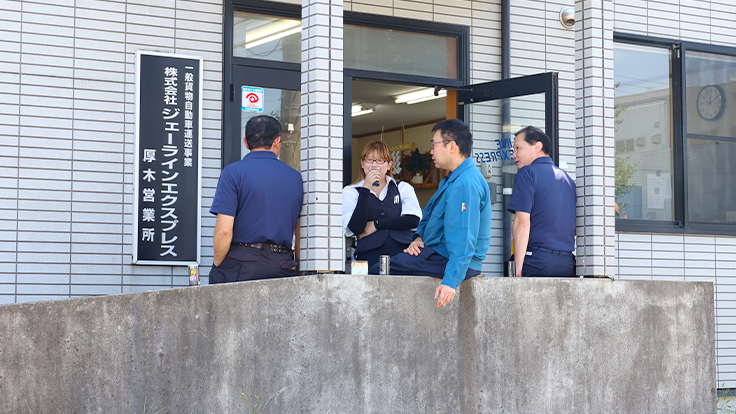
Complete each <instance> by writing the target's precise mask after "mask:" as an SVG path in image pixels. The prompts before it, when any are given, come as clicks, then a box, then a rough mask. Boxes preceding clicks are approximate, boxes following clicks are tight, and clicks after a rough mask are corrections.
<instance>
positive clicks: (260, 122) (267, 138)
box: [245, 115, 281, 150]
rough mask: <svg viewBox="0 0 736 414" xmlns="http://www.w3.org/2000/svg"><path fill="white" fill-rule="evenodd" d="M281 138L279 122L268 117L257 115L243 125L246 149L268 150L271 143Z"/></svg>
mask: <svg viewBox="0 0 736 414" xmlns="http://www.w3.org/2000/svg"><path fill="white" fill-rule="evenodd" d="M280 136H281V122H279V121H278V120H277V119H276V118H274V117H272V116H268V115H259V116H256V117H253V118H251V119H249V120H248V122H247V123H246V124H245V140H246V141H247V142H248V149H251V150H254V149H263V148H266V149H269V148H271V145H273V141H274V140H275V139H276V138H277V137H280Z"/></svg>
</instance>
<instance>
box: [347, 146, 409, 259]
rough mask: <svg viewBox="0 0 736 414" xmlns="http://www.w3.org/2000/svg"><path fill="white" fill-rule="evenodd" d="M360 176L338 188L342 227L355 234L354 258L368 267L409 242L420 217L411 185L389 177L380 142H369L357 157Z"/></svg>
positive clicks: (386, 150)
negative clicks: (355, 180)
mask: <svg viewBox="0 0 736 414" xmlns="http://www.w3.org/2000/svg"><path fill="white" fill-rule="evenodd" d="M360 167H361V168H360V178H359V179H358V181H357V182H355V183H353V184H351V185H348V186H346V187H345V188H343V190H342V228H343V232H344V233H345V235H346V236H347V237H350V236H353V235H355V236H357V238H358V245H357V248H356V249H355V258H356V259H359V260H367V261H368V267H369V268H370V266H372V265H373V264H374V263H377V262H378V259H379V256H381V255H384V254H387V255H389V256H393V255H395V254H399V253H401V252H403V251H404V249H405V248H406V247H407V246H408V245H409V243H411V239H412V231H411V229H413V228H416V226H417V225H418V224H419V220H420V219H421V218H422V209H421V208H420V207H419V200H417V196H416V193H415V192H414V187H412V186H411V185H410V184H407V183H405V182H396V180H394V179H393V177H391V174H390V171H391V167H393V161H392V158H391V151H390V150H389V148H388V145H386V144H385V143H383V142H381V141H371V142H369V143H368V144H367V145H366V146H365V148H364V149H363V152H362V153H361V156H360Z"/></svg>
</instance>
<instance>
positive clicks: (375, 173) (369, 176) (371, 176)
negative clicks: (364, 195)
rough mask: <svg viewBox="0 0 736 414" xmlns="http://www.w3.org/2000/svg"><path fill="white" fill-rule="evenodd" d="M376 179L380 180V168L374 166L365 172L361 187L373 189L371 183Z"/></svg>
mask: <svg viewBox="0 0 736 414" xmlns="http://www.w3.org/2000/svg"><path fill="white" fill-rule="evenodd" d="M376 181H381V170H380V169H378V168H375V167H374V169H372V170H369V171H368V172H366V174H365V182H363V187H364V188H367V189H369V190H371V189H373V183H375V182H376Z"/></svg>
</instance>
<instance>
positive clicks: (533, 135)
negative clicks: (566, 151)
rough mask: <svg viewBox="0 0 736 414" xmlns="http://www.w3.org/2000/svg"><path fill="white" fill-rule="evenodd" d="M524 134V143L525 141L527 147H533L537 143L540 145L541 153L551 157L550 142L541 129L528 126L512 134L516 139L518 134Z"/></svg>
mask: <svg viewBox="0 0 736 414" xmlns="http://www.w3.org/2000/svg"><path fill="white" fill-rule="evenodd" d="M521 133H523V134H524V141H526V143H527V144H529V145H534V144H536V143H537V142H541V143H542V152H544V153H545V154H546V155H547V156H551V155H552V140H551V139H549V137H548V136H547V134H545V133H544V131H542V130H541V129H539V128H537V127H533V126H531V125H530V126H528V127H525V128H522V129H520V130H519V131H517V132H516V133H514V136H515V137H517V136H519V134H521Z"/></svg>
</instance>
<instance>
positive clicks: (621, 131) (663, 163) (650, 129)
mask: <svg viewBox="0 0 736 414" xmlns="http://www.w3.org/2000/svg"><path fill="white" fill-rule="evenodd" d="M670 54H671V52H670V50H669V49H667V48H657V47H648V46H639V45H629V44H621V43H619V44H616V45H615V46H614V49H613V60H614V68H613V69H614V91H615V92H614V125H615V138H616V139H615V141H616V147H615V152H614V153H615V155H616V163H615V165H616V179H615V186H616V216H617V217H620V218H624V219H645V220H669V221H672V220H674V208H673V202H672V121H671V115H670V114H671V112H672V111H671V109H670V108H671V102H672V85H671V83H670V78H671V70H670V66H671V65H670V60H671V59H670Z"/></svg>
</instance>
